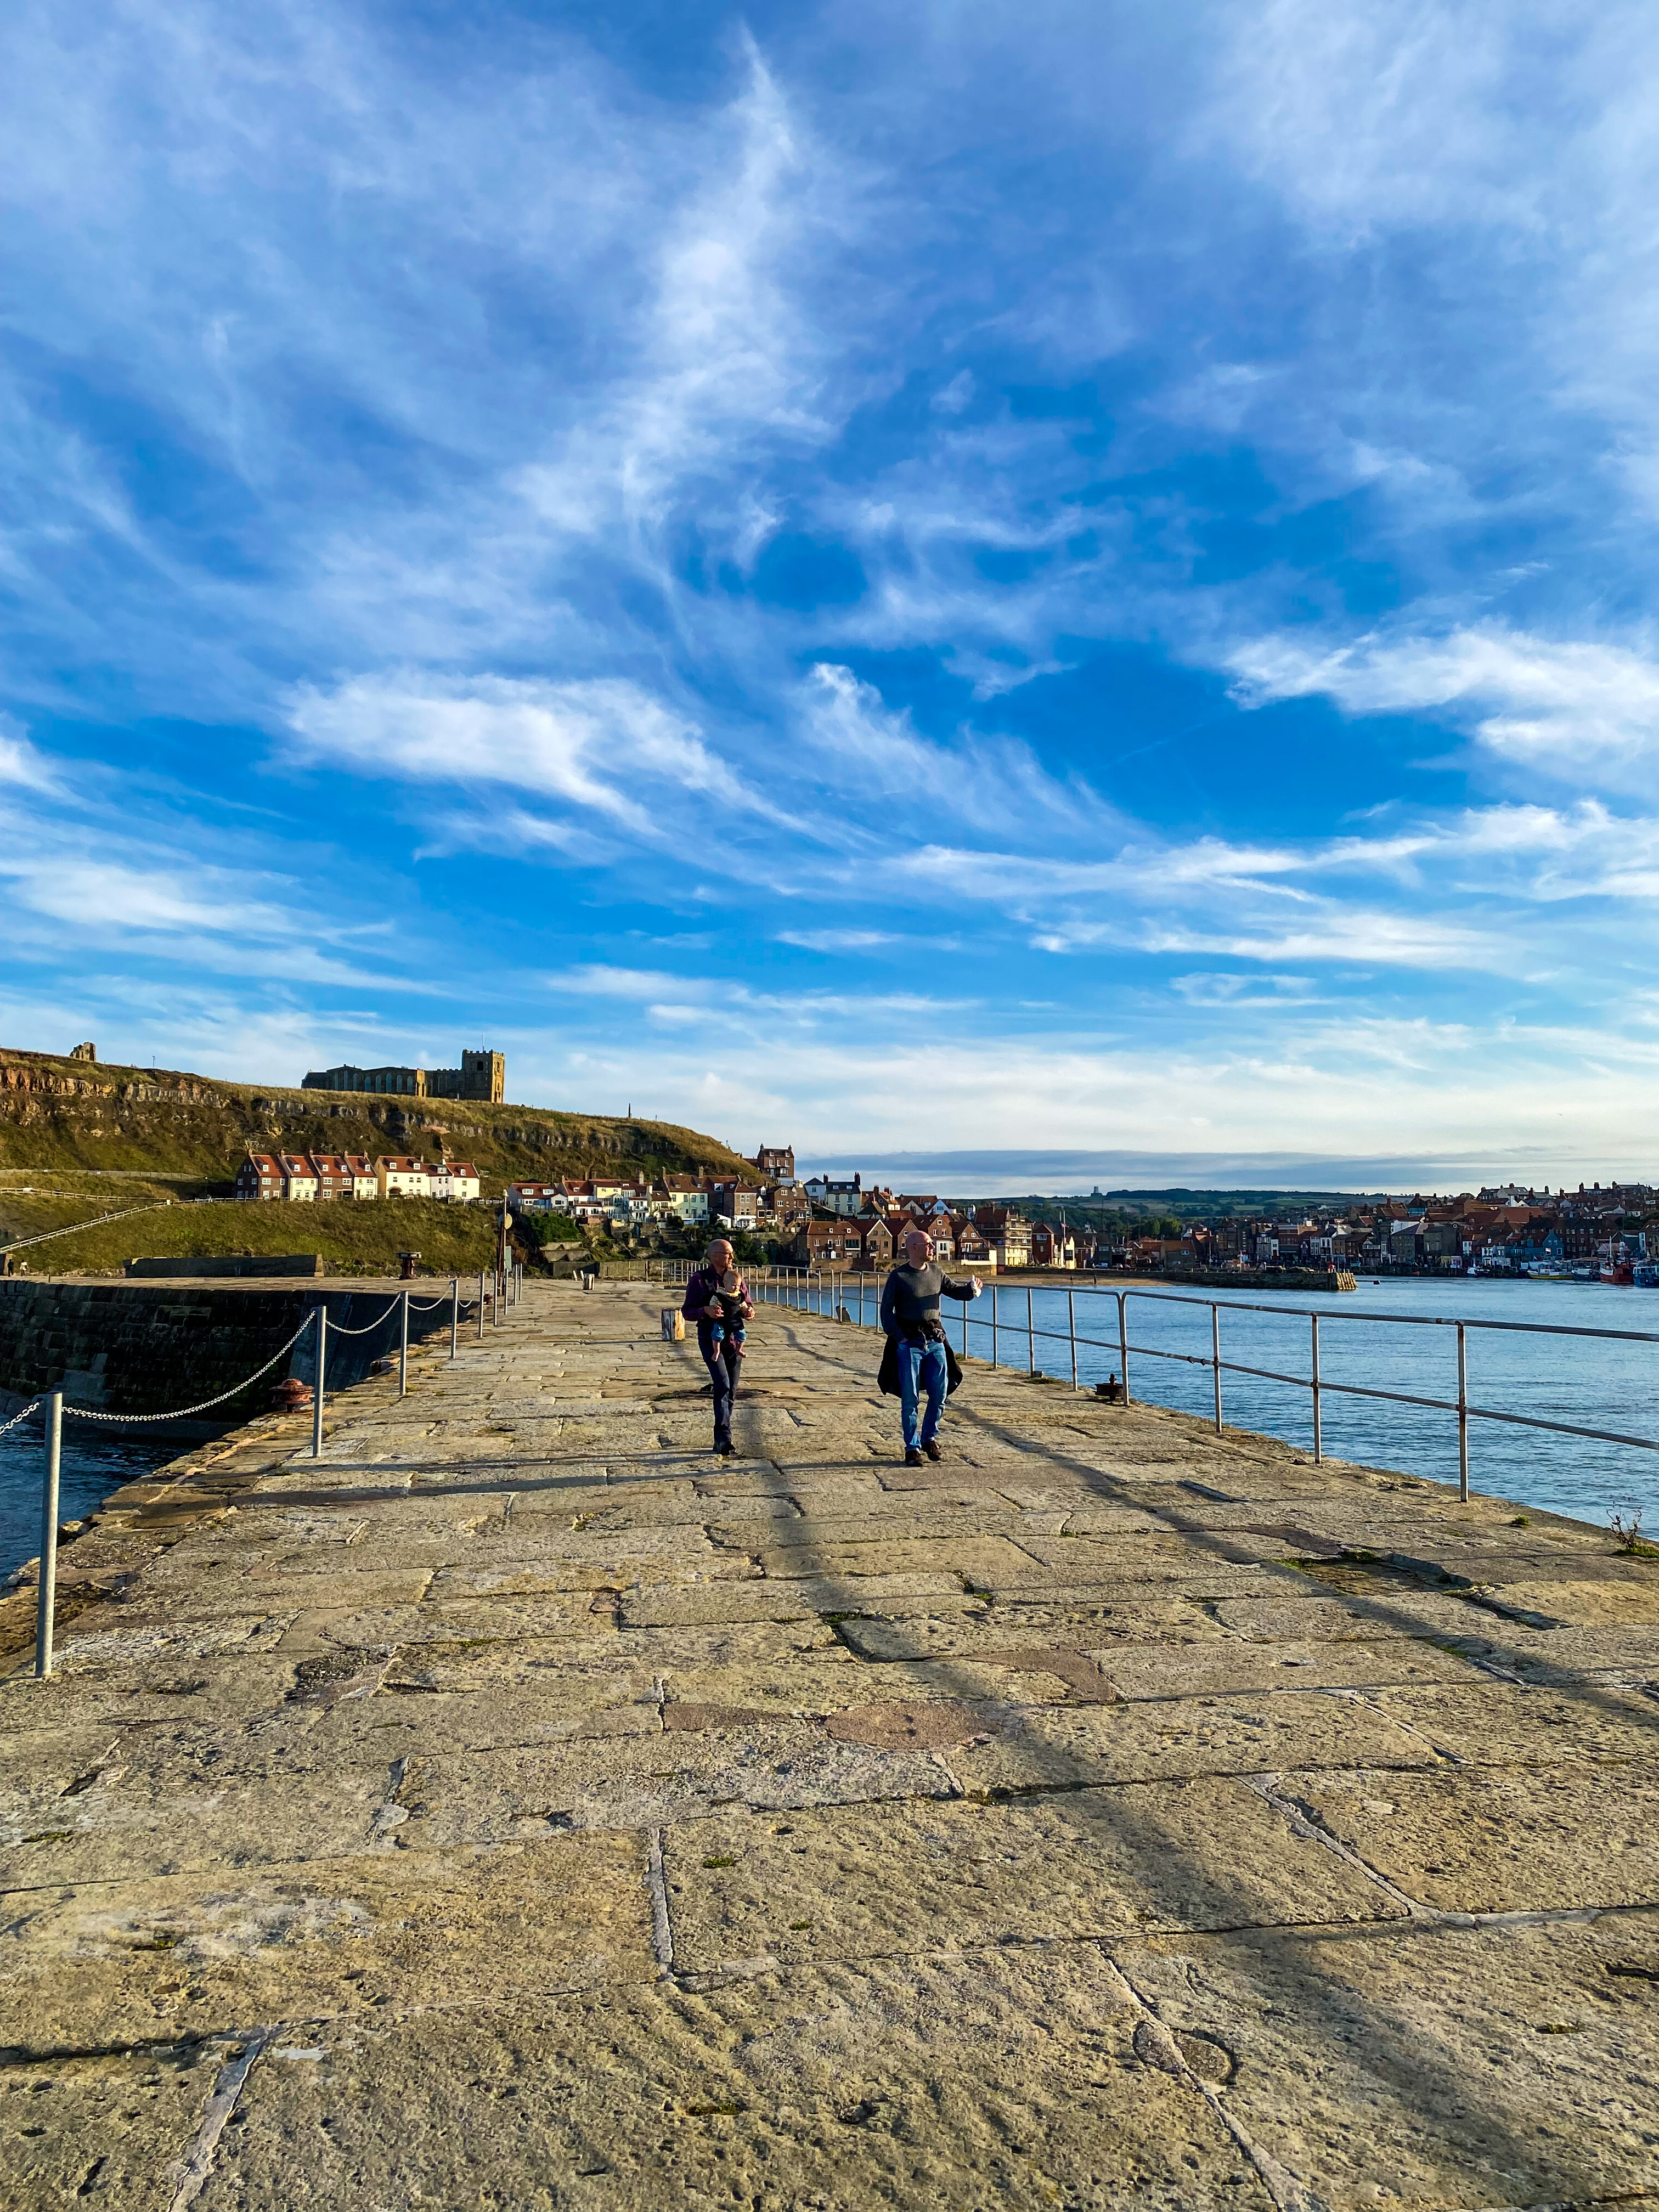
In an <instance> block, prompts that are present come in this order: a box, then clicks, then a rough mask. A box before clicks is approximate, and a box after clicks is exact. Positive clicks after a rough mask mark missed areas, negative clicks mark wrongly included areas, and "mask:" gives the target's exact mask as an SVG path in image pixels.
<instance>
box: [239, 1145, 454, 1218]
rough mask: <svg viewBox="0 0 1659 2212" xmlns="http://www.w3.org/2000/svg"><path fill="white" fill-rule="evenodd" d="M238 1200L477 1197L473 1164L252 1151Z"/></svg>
mask: <svg viewBox="0 0 1659 2212" xmlns="http://www.w3.org/2000/svg"><path fill="white" fill-rule="evenodd" d="M236 1195H237V1197H238V1198H246V1199H267V1200H286V1201H287V1202H288V1203H289V1205H290V1206H292V1205H295V1204H299V1205H302V1206H308V1205H315V1204H318V1203H319V1202H321V1201H324V1200H329V1199H337V1198H353V1199H360V1200H361V1199H370V1198H447V1199H455V1200H471V1199H475V1198H477V1195H478V1171H477V1169H476V1168H475V1167H474V1166H473V1165H472V1164H471V1161H470V1160H436V1161H427V1160H416V1159H411V1158H407V1157H404V1156H403V1155H399V1154H395V1153H386V1154H385V1155H383V1156H382V1157H381V1158H380V1159H377V1160H371V1159H370V1158H368V1155H367V1154H366V1153H362V1152H250V1153H249V1154H248V1156H247V1158H246V1159H245V1160H244V1161H243V1162H242V1164H241V1165H240V1167H239V1168H238V1169H237V1170H236Z"/></svg>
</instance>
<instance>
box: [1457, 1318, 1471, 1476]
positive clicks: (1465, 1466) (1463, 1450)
mask: <svg viewBox="0 0 1659 2212" xmlns="http://www.w3.org/2000/svg"><path fill="white" fill-rule="evenodd" d="M1457 1498H1458V1503H1459V1504H1461V1505H1467V1504H1468V1502H1469V1346H1468V1337H1467V1336H1466V1334H1464V1329H1463V1324H1462V1322H1461V1321H1460V1322H1458V1324H1457Z"/></svg>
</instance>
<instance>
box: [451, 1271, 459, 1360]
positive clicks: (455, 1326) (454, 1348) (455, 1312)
mask: <svg viewBox="0 0 1659 2212" xmlns="http://www.w3.org/2000/svg"><path fill="white" fill-rule="evenodd" d="M460 1334H461V1279H460V1277H459V1275H452V1276H451V1277H450V1279H449V1356H450V1358H452V1359H453V1358H454V1357H455V1354H456V1352H458V1351H459V1349H460Z"/></svg>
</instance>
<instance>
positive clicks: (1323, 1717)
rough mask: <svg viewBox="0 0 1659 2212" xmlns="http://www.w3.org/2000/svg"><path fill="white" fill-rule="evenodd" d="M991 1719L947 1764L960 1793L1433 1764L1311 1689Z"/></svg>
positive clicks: (1390, 1730)
mask: <svg viewBox="0 0 1659 2212" xmlns="http://www.w3.org/2000/svg"><path fill="white" fill-rule="evenodd" d="M1436 1763H1437V1761H1436V1753H1435V1750H1434V1747H1433V1746H1432V1744H1431V1743H1430V1742H1429V1741H1426V1740H1425V1738H1424V1737H1423V1736H1421V1735H1414V1734H1413V1732H1412V1731H1411V1730H1410V1729H1406V1728H1402V1727H1401V1726H1400V1725H1399V1724H1398V1723H1396V1722H1395V1721H1393V1720H1391V1719H1389V1717H1387V1716H1386V1715H1385V1714H1383V1713H1382V1712H1378V1711H1373V1710H1372V1709H1371V1708H1370V1707H1369V1706H1367V1705H1364V1704H1363V1703H1361V1702H1360V1701H1359V1700H1358V1699H1355V1698H1350V1697H1343V1696H1332V1695H1329V1694H1327V1693H1325V1692H1320V1691H1307V1692H1300V1691H1295V1690H1280V1691H1279V1692H1275V1693H1273V1694H1271V1695H1268V1696H1266V1697H1252V1696H1250V1695H1249V1693H1248V1692H1241V1693H1238V1694H1237V1695H1234V1696H1231V1697H1210V1698H1189V1699H1170V1700H1161V1701H1159V1702H1158V1703H1156V1704H1154V1703H1151V1702H1143V1703H1139V1704H1128V1703H1118V1704H1113V1705H1052V1706H1044V1707H1040V1708H1036V1709H1033V1710H1026V1711H1020V1710H1018V1709H1014V1710H1012V1711H1009V1712H1008V1713H1006V1715H1005V1716H1000V1725H999V1726H998V1727H997V1728H996V1729H995V1731H994V1734H992V1735H990V1736H989V1738H988V1740H987V1741H981V1742H979V1743H976V1744H975V1745H973V1746H972V1747H969V1748H968V1749H965V1750H963V1752H962V1753H960V1754H959V1755H958V1756H957V1758H955V1759H952V1761H951V1769H952V1771H953V1772H954V1773H955V1774H956V1775H957V1777H958V1778H960V1780H961V1781H962V1783H963V1785H964V1786H965V1787H966V1788H968V1789H969V1790H983V1791H989V1792H993V1793H998V1792H1006V1791H1012V1790H1034V1789H1042V1788H1052V1789H1070V1788H1076V1787H1077V1786H1078V1785H1079V1784H1091V1785H1093V1784H1104V1783H1114V1782H1152V1781H1166V1780H1176V1779H1178V1778H1184V1777H1187V1776H1189V1775H1200V1774H1242V1773H1251V1774H1259V1773H1261V1772H1263V1771H1273V1770H1274V1769H1277V1770H1279V1771H1284V1772H1288V1773H1300V1772H1302V1771H1307V1770H1312V1769H1316V1768H1322V1767H1352V1766H1362V1765H1363V1766H1365V1767H1368V1768H1370V1767H1411V1766H1432V1765H1435V1764H1436Z"/></svg>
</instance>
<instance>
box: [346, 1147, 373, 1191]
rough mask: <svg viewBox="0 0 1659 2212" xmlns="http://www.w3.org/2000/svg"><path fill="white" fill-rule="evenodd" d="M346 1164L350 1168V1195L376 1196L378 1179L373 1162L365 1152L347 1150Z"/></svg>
mask: <svg viewBox="0 0 1659 2212" xmlns="http://www.w3.org/2000/svg"><path fill="white" fill-rule="evenodd" d="M346 1165H347V1166H348V1167H349V1169H350V1170H351V1195H352V1196H353V1197H354V1198H357V1199H363V1198H378V1197H379V1196H380V1180H379V1178H378V1177H377V1176H376V1175H375V1173H374V1161H373V1160H372V1159H370V1158H369V1157H368V1153H367V1152H348V1153H347V1154H346Z"/></svg>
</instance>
